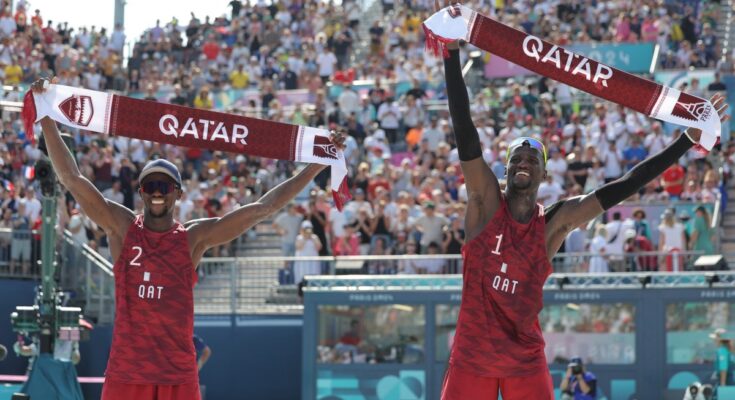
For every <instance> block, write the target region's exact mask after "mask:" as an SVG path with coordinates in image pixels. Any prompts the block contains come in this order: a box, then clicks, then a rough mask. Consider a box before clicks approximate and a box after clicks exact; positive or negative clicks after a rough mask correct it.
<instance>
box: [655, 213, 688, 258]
mask: <svg viewBox="0 0 735 400" xmlns="http://www.w3.org/2000/svg"><path fill="white" fill-rule="evenodd" d="M658 232H659V236H658V251H659V252H662V253H666V254H667V255H666V256H665V257H666V268H667V270H668V271H670V272H681V271H683V269H684V258H683V257H681V256H676V255H674V254H672V253H681V252H683V251H686V248H687V247H686V238H685V236H684V235H685V234H684V225H682V224H681V223H680V222H678V221H676V216H675V215H674V211H673V210H672V209H666V211H664V213H663V215H662V218H661V225H659V227H658Z"/></svg>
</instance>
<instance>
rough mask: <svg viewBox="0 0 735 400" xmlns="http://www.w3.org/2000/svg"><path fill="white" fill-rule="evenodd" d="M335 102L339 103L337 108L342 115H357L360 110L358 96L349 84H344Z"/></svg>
mask: <svg viewBox="0 0 735 400" xmlns="http://www.w3.org/2000/svg"><path fill="white" fill-rule="evenodd" d="M337 103H339V109H340V110H341V111H342V113H343V114H344V115H350V114H352V113H355V115H357V113H359V112H360V96H359V95H358V94H357V92H355V90H354V89H353V88H352V85H350V84H346V85H345V86H344V88H343V89H342V93H340V94H339V98H338V100H337Z"/></svg>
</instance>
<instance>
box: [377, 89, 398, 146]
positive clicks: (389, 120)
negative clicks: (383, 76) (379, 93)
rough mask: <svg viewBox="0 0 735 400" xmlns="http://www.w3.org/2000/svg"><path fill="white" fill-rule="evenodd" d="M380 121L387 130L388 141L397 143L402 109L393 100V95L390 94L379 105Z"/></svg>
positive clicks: (381, 125)
mask: <svg viewBox="0 0 735 400" xmlns="http://www.w3.org/2000/svg"><path fill="white" fill-rule="evenodd" d="M378 121H379V122H380V127H381V128H382V129H383V130H384V131H385V134H386V136H387V138H388V143H390V144H393V143H395V142H396V139H397V137H398V136H397V135H398V127H399V126H400V124H401V110H400V109H399V108H398V104H396V102H395V101H394V100H393V97H390V96H389V97H388V98H386V99H385V101H384V102H383V103H382V104H381V105H380V107H378Z"/></svg>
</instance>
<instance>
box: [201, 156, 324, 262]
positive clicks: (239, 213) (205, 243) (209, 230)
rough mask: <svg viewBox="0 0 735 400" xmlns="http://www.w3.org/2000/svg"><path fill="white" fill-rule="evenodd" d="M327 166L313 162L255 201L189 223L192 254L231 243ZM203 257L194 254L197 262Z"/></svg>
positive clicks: (278, 208) (296, 192) (282, 204)
mask: <svg viewBox="0 0 735 400" xmlns="http://www.w3.org/2000/svg"><path fill="white" fill-rule="evenodd" d="M322 169H324V165H320V164H309V165H308V166H307V167H306V168H304V169H303V170H302V171H301V172H299V173H298V174H297V175H295V176H293V177H291V178H289V179H287V180H286V181H284V182H282V183H281V184H279V185H278V186H276V187H274V188H273V189H271V190H269V191H268V192H267V193H266V194H264V195H263V197H261V198H260V199H258V200H257V201H255V202H254V203H250V204H248V205H244V206H242V207H240V208H237V209H235V210H232V211H230V212H229V213H227V214H225V215H224V216H223V217H220V218H204V219H199V220H196V221H193V223H191V224H187V225H189V228H188V231H189V237H190V239H189V243H190V246H191V248H192V255H193V256H199V257H201V254H204V252H205V251H207V249H209V248H211V247H214V246H218V245H221V244H225V243H228V242H230V241H232V240H234V239H235V238H237V237H238V236H240V235H242V234H243V233H245V232H246V231H247V230H248V229H250V228H251V227H252V226H253V225H255V224H257V223H258V222H260V221H262V220H263V219H265V218H267V217H268V216H270V215H272V214H274V213H275V212H276V211H278V210H280V209H282V208H283V207H284V206H286V204H288V202H289V201H291V200H292V199H293V198H294V197H296V195H297V194H299V192H301V190H303V189H304V187H306V185H307V184H309V182H311V181H312V180H313V179H314V178H315V177H316V176H317V174H319V172H321V170H322ZM199 257H192V258H193V259H194V260H195V261H196V260H198V259H199Z"/></svg>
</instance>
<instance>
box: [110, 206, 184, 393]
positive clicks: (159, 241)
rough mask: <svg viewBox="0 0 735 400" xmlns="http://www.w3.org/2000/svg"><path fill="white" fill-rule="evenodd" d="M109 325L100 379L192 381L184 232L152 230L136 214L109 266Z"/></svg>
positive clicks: (158, 382) (178, 229)
mask: <svg viewBox="0 0 735 400" xmlns="http://www.w3.org/2000/svg"><path fill="white" fill-rule="evenodd" d="M114 271H115V326H114V330H113V334H112V347H111V350H110V358H109V361H108V363H107V371H106V372H105V376H106V379H107V380H110V381H115V382H120V383H129V384H155V385H180V384H189V383H196V382H198V373H197V364H196V352H195V350H194V343H193V341H192V335H193V334H194V294H193V288H194V284H195V283H196V278H195V277H196V271H195V269H194V265H193V263H192V260H191V255H190V252H189V243H188V241H187V232H186V229H185V228H184V226H183V225H182V224H181V223H179V222H175V224H174V226H173V227H172V228H171V229H169V230H167V231H165V232H154V231H151V230H149V229H147V228H145V226H144V225H143V216H142V215H138V216H136V218H135V221H134V222H133V223H132V224H130V228H129V229H128V232H127V235H126V236H125V240H124V242H123V248H122V252H121V254H120V257H119V258H118V259H117V261H116V262H115V266H114Z"/></svg>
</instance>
